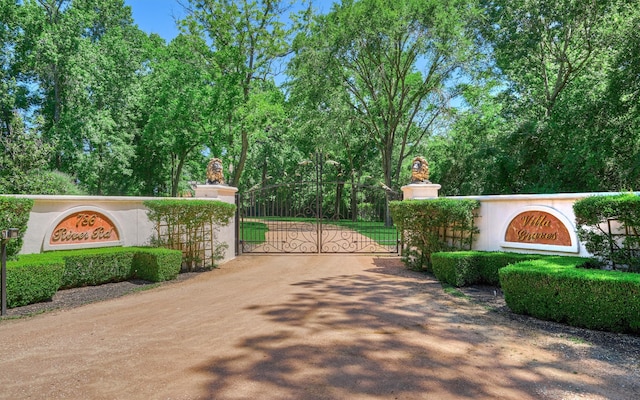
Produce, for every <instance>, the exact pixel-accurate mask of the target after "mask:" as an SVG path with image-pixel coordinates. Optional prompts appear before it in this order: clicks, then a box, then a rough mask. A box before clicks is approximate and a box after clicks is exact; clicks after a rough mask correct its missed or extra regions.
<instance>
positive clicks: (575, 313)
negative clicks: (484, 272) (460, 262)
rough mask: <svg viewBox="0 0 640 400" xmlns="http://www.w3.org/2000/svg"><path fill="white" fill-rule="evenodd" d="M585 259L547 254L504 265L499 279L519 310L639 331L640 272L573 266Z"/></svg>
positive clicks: (605, 327) (584, 324) (587, 325)
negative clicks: (539, 257)
mask: <svg viewBox="0 0 640 400" xmlns="http://www.w3.org/2000/svg"><path fill="white" fill-rule="evenodd" d="M584 262H585V259H583V258H577V257H576V258H572V257H555V258H554V257H546V258H544V259H540V260H531V261H524V262H520V263H517V264H514V265H510V266H507V267H505V268H502V269H501V270H500V272H499V275H500V284H501V286H502V291H503V292H504V297H505V301H506V303H507V305H508V306H509V308H510V309H511V310H512V311H514V312H516V313H519V314H527V315H531V316H534V317H536V318H540V319H544V320H551V321H557V322H562V323H566V324H569V325H572V326H579V327H584V328H588V329H598V330H606V331H613V332H631V333H639V332H640V274H632V273H624V272H618V271H604V270H595V269H583V268H576V266H578V265H580V264H582V263H584Z"/></svg>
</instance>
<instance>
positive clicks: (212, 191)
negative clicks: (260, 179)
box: [194, 185, 238, 203]
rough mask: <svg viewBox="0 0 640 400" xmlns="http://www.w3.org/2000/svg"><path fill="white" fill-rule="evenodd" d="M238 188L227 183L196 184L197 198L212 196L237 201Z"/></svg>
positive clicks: (229, 201)
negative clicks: (226, 184)
mask: <svg viewBox="0 0 640 400" xmlns="http://www.w3.org/2000/svg"><path fill="white" fill-rule="evenodd" d="M237 191H238V188H234V187H231V186H225V185H196V193H195V196H194V197H195V198H197V199H202V198H210V199H218V200H222V201H226V202H227V203H235V195H236V192H237Z"/></svg>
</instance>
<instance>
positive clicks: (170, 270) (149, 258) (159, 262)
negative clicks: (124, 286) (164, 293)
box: [133, 248, 182, 282]
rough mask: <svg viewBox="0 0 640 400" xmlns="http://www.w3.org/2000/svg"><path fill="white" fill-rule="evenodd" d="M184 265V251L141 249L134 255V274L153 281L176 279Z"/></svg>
mask: <svg viewBox="0 0 640 400" xmlns="http://www.w3.org/2000/svg"><path fill="white" fill-rule="evenodd" d="M181 265H182V252H181V251H179V250H170V249H163V248H145V249H139V250H138V251H137V252H136V253H135V255H134V257H133V276H134V277H135V278H139V279H144V280H147V281H151V282H162V281H170V280H172V279H175V278H176V277H177V276H178V273H179V272H180V267H181Z"/></svg>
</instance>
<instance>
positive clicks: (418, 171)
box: [411, 156, 431, 183]
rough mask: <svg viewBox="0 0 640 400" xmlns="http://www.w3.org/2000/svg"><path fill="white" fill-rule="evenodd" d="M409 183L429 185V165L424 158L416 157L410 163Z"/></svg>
mask: <svg viewBox="0 0 640 400" xmlns="http://www.w3.org/2000/svg"><path fill="white" fill-rule="evenodd" d="M411 183H431V181H429V164H428V163H427V160H425V159H424V157H419V156H418V157H416V158H414V159H413V162H412V163H411Z"/></svg>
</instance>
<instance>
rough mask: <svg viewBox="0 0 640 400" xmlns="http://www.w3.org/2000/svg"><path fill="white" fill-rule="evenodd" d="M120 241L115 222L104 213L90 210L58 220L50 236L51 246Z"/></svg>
mask: <svg viewBox="0 0 640 400" xmlns="http://www.w3.org/2000/svg"><path fill="white" fill-rule="evenodd" d="M119 241H120V235H119V233H118V229H117V228H116V226H115V225H114V223H113V222H111V220H110V219H109V218H108V217H106V216H105V215H104V214H102V213H99V212H97V211H89V210H87V211H78V212H74V213H72V214H69V215H67V216H66V217H65V218H64V219H63V220H62V221H60V222H58V224H57V225H56V226H55V228H54V229H53V231H52V232H51V236H50V237H49V245H50V246H57V245H70V244H73V245H75V244H92V243H108V242H115V243H119ZM87 247H91V246H87Z"/></svg>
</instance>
